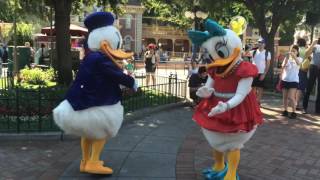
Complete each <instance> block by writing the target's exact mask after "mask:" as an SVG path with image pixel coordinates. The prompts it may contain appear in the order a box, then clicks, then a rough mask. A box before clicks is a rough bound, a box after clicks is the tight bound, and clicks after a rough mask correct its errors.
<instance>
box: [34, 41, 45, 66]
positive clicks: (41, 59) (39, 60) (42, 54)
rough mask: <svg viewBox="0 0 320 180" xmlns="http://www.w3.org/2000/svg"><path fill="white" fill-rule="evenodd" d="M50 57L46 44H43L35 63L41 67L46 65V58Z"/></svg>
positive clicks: (36, 55) (37, 53)
mask: <svg viewBox="0 0 320 180" xmlns="http://www.w3.org/2000/svg"><path fill="white" fill-rule="evenodd" d="M46 57H49V53H48V50H47V48H46V45H45V44H43V43H42V44H41V47H40V49H38V50H37V52H36V54H35V56H34V63H35V64H37V65H39V64H41V65H43V64H44V58H46Z"/></svg>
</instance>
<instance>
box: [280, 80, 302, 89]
mask: <svg viewBox="0 0 320 180" xmlns="http://www.w3.org/2000/svg"><path fill="white" fill-rule="evenodd" d="M281 86H282V88H283V89H292V88H298V87H299V83H297V82H287V81H281Z"/></svg>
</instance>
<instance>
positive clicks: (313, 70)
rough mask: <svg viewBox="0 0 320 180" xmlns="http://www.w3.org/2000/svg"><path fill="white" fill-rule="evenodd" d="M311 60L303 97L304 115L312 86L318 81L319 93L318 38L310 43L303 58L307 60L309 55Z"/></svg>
mask: <svg viewBox="0 0 320 180" xmlns="http://www.w3.org/2000/svg"><path fill="white" fill-rule="evenodd" d="M311 54H312V55H313V56H312V60H311V62H310V67H309V79H308V84H307V89H306V93H305V96H304V98H303V110H302V113H304V114H306V113H307V109H308V103H309V97H310V94H311V92H312V90H313V86H314V84H315V82H316V80H317V81H318V87H317V90H318V92H320V81H319V80H320V37H319V38H318V39H316V40H314V41H313V42H312V44H311V45H310V47H309V48H307V50H306V54H305V57H306V58H308V57H309V56H310V55H311ZM315 113H317V114H320V93H318V94H317V99H316V105H315Z"/></svg>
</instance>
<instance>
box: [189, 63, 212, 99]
mask: <svg viewBox="0 0 320 180" xmlns="http://www.w3.org/2000/svg"><path fill="white" fill-rule="evenodd" d="M207 78H208V73H207V69H206V67H204V66H201V67H199V70H198V72H197V73H196V74H192V75H191V77H190V79H189V93H190V94H189V95H190V98H191V99H192V100H193V103H194V105H196V104H198V103H199V102H200V98H199V97H198V96H197V95H196V92H197V90H198V89H199V88H200V87H201V86H203V85H204V84H205V83H206V82H207Z"/></svg>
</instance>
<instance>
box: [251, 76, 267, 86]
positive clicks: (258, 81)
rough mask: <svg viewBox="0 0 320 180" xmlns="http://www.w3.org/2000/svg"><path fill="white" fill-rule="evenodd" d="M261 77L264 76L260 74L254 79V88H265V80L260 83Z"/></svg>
mask: <svg viewBox="0 0 320 180" xmlns="http://www.w3.org/2000/svg"><path fill="white" fill-rule="evenodd" d="M260 76H262V74H258V76H257V77H255V78H254V79H253V82H252V87H260V88H264V80H265V79H263V80H262V81H260V80H259V78H260Z"/></svg>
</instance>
